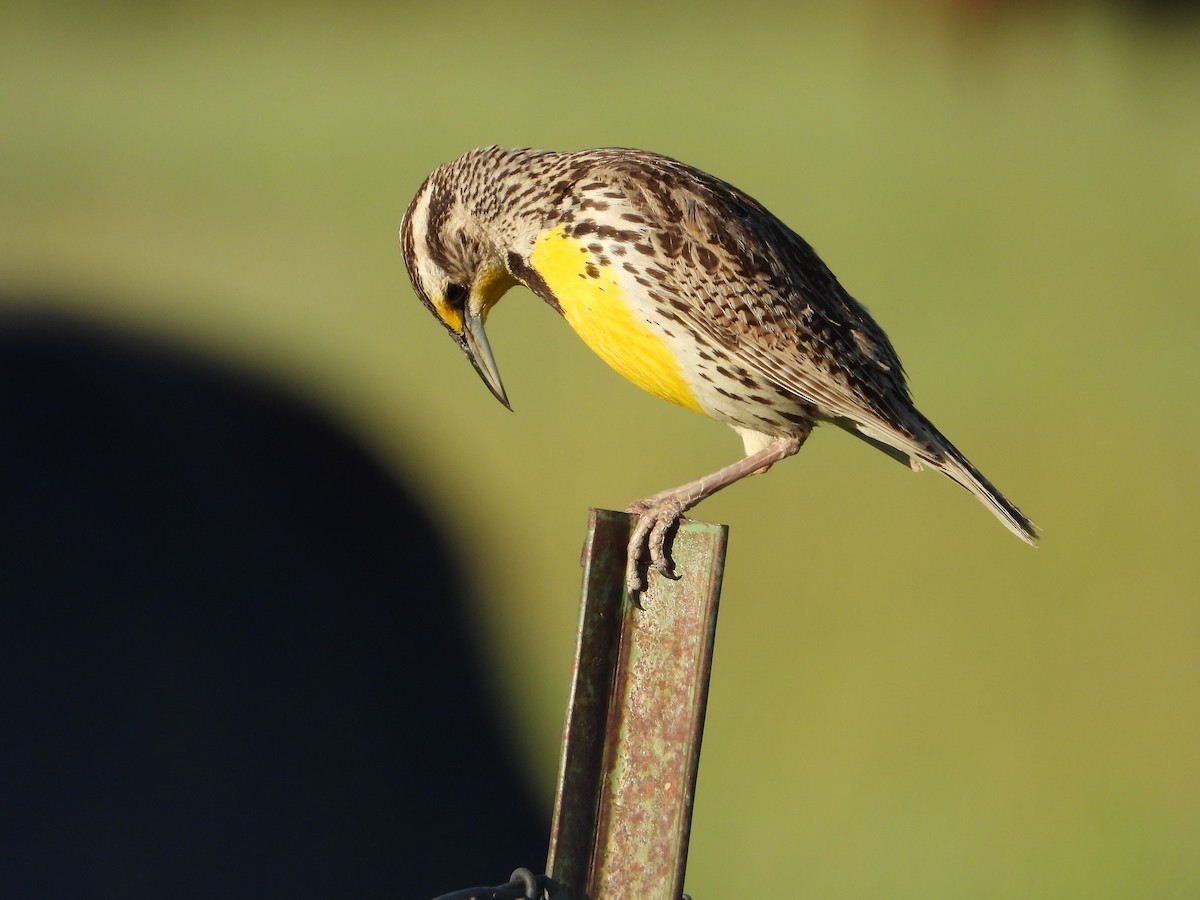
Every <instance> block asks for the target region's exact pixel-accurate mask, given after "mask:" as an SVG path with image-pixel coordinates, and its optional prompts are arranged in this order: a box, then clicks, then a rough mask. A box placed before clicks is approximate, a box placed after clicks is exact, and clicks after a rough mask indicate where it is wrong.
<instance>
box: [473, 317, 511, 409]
mask: <svg viewBox="0 0 1200 900" xmlns="http://www.w3.org/2000/svg"><path fill="white" fill-rule="evenodd" d="M463 338H465V342H464V343H463V349H465V350H466V351H467V358H468V359H470V360H471V364H472V365H473V366H475V371H476V372H478V373H479V377H480V378H482V379H483V383H484V384H486V385H487V386H488V388H489V389H490V390H491V392H492V393H493V394H494V395H495V397H496V399H497V400H499V401H500V402H501V403H503V404H504V405H505V407H507V408H508V409H510V410H511V409H512V406H510V405H509V402H508V395H507V394H505V393H504V382H502V381H501V380H500V370H499V369H498V368H496V358H495V357H494V356H492V346H491V344H489V343H488V339H487V334H485V333H484V330H483V316H482V315H481V314H480V313H478V312H471V311H470V310H468V311H467V312H466V313H465V315H464V316H463Z"/></svg>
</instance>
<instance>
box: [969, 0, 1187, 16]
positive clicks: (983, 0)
mask: <svg viewBox="0 0 1200 900" xmlns="http://www.w3.org/2000/svg"><path fill="white" fill-rule="evenodd" d="M1067 5H1072V6H1074V5H1078V4H1077V0H954V2H953V8H955V9H956V10H957V11H959V12H960V13H964V14H974V13H983V12H987V13H994V12H1001V11H1012V10H1018V9H1037V8H1043V9H1045V8H1050V7H1055V6H1067ZM1104 5H1111V6H1112V7H1113V8H1115V9H1119V10H1123V11H1128V12H1132V13H1136V14H1142V15H1145V16H1147V17H1150V18H1156V19H1162V20H1164V21H1165V20H1174V19H1178V18H1184V17H1189V16H1196V15H1197V14H1198V13H1200V0H1108V2H1107V3H1105V4H1104Z"/></svg>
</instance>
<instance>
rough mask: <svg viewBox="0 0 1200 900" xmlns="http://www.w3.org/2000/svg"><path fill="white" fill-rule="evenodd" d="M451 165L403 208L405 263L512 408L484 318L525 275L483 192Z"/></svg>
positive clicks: (427, 303)
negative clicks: (509, 262) (512, 261)
mask: <svg viewBox="0 0 1200 900" xmlns="http://www.w3.org/2000/svg"><path fill="white" fill-rule="evenodd" d="M451 166H453V164H451ZM451 166H443V167H442V168H440V169H438V170H437V171H435V172H434V173H433V174H432V175H430V176H429V178H427V179H426V180H425V183H424V184H423V185H421V189H420V190H419V191H417V195H416V197H414V198H413V201H412V203H411V204H409V207H408V211H407V212H406V213H405V214H404V221H403V222H402V223H401V225H400V246H401V248H402V250H403V252H404V265H405V266H406V267H407V269H408V276H409V278H411V279H412V284H413V290H415V291H416V293H417V296H418V297H420V298H421V300H422V302H424V304H425V306H426V307H428V308H429V310H430V312H432V313H433V314H434V316H436V317H437V319H438V321H440V322H441V323H442V324H443V325H444V326H445V327H446V330H447V331H449V332H450V336H451V337H453V338H454V340H455V341H456V342H457V343H458V345H459V346H460V347H461V348H462V350H463V352H464V353H465V354H466V355H467V359H469V360H470V361H471V364H472V365H473V366H475V371H477V372H478V373H479V376H480V377H481V378H482V379H483V382H484V384H486V385H487V386H488V388H490V389H491V392H492V393H493V394H494V395H495V396H496V399H497V400H499V401H500V402H501V403H503V404H504V405H505V406H506V407H508V408H509V409H512V407H511V406H509V402H508V396H507V395H506V394H505V393H504V384H503V382H501V380H500V371H499V369H498V368H497V367H496V360H495V358H494V357H493V356H492V348H491V346H490V345H489V344H488V339H487V334H486V333H485V332H484V327H483V326H484V322H485V321H486V320H487V315H488V312H489V311H490V310H491V308H492V307H493V306H495V305H496V302H497V301H498V300H499V299H500V298H501V296H503V295H504V292H505V291H507V290H508V289H509V288H510V287H513V286H514V285H516V284H518V283H519V282H518V281H517V279H516V278H514V277H513V275H512V273H511V272H509V270H508V267H507V266H506V265H505V253H504V251H503V249H502V248H501V246H500V240H499V238H498V236H497V235H496V234H495V232H494V231H492V230H491V229H490V228H489V223H488V222H487V221H486V219H484V218H483V217H482V216H481V215H480V214H479V210H478V203H477V202H474V201H476V200H477V198H475V197H473V196H471V195H470V194H469V193H467V192H465V191H464V190H463V185H462V178H461V175H462V173H461V172H458V171H456V170H455V169H453V168H452V167H451Z"/></svg>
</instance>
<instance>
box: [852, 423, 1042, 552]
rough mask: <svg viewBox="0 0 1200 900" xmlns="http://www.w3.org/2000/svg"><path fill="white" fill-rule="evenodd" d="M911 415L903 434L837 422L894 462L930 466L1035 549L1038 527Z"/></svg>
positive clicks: (931, 427) (929, 427) (928, 425)
mask: <svg viewBox="0 0 1200 900" xmlns="http://www.w3.org/2000/svg"><path fill="white" fill-rule="evenodd" d="M909 415H910V416H911V417H912V418H910V419H909V421H907V422H906V423H905V424H906V425H908V426H909V427H907V428H905V429H903V430H900V429H897V428H895V427H894V426H890V427H886V428H885V427H879V426H880V425H882V422H879V423H878V424H876V423H868V422H861V421H859V422H852V421H850V420H848V419H841V420H835V422H836V424H838V425H840V426H841V427H843V428H845V429H846V430H847V431H850V432H851V433H852V434H854V435H855V437H858V438H861V439H863V440H865V441H866V442H867V443H869V444H872V445H874V446H875V447H877V448H879V449H880V450H882V451H883V452H885V453H887V454H888V455H889V456H891V457H893V458H894V459H897V460H899V461H901V462H906V463H908V464H909V465H910V466H911V467H912V468H913V469H916V470H919V469H920V468H921V467H922V466H929V468H931V469H937V470H938V471H939V472H942V473H943V474H944V475H946V476H947V477H948V478H950V479H951V480H953V481H955V482H957V483H958V484H960V485H962V486H963V487H964V488H966V489H967V490H968V491H970V492H971V493H972V494H974V495H975V496H976V497H978V498H979V500H980V502H982V503H983V505H984V506H986V507H987V508H988V509H990V510H991V511H992V514H993V515H995V517H996V518H997V519H999V520H1000V521H1001V522H1003V523H1004V525H1005V527H1006V528H1008V530H1009V531H1011V532H1012V533H1013V534H1015V535H1016V536H1017V537H1019V538H1020V539H1021V540H1023V541H1024V542H1025V543H1027V544H1029V545H1030V546H1031V547H1036V546H1037V542H1038V533H1037V526H1035V525H1034V524H1033V522H1031V521H1030V520H1029V517H1028V516H1026V515H1025V514H1024V513H1023V512H1021V510H1019V509H1017V507H1016V506H1015V505H1014V504H1012V503H1010V502H1009V501H1008V500H1007V499H1006V498H1005V496H1004V495H1003V494H1001V493H1000V492H999V491H998V490H996V486H995V485H993V484H992V483H991V482H990V481H988V480H987V479H986V478H985V477H984V476H983V473H982V472H980V471H979V470H978V469H976V468H975V467H974V466H973V465H971V462H970V460H968V459H967V458H966V457H965V456H963V455H962V453H960V452H959V450H958V448H957V447H955V446H954V445H953V444H952V443H950V441H949V439H947V438H946V436H945V435H943V434H942V433H941V432H940V431H938V430H937V428H936V427H935V426H934V424H933V423H932V422H930V421H929V420H928V419H926V418H925V417H924V416H923V415H921V414H920V413H919V412H917V411H916V410H915V409H911V408H910V410H909Z"/></svg>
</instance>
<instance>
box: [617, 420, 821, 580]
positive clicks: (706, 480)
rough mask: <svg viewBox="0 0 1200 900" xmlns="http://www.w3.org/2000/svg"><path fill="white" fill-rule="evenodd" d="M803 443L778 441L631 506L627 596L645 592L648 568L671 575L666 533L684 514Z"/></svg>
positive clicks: (761, 470) (764, 468)
mask: <svg viewBox="0 0 1200 900" xmlns="http://www.w3.org/2000/svg"><path fill="white" fill-rule="evenodd" d="M806 437H807V435H806ZM802 443H804V438H796V437H789V438H780V439H779V440H777V441H774V442H773V443H771V444H769V445H768V446H766V447H765V448H763V449H762V450H759V451H758V452H756V453H751V454H750V455H749V456H746V457H744V458H743V459H740V460H738V461H737V462H735V463H733V464H732V465H729V466H725V467H724V468H721V469H717V471H715V472H712V473H710V474H708V475H705V476H703V477H701V478H697V479H696V480H695V481H689V482H688V483H687V484H681V485H680V486H679V487H677V488H671V490H669V491H662V492H661V493H658V494H655V495H654V496H652V497H647V498H646V499H644V500H638V501H637V502H636V503H633V504H631V505H630V506H629V508H628V509H627V510H626V512H628V513H632V514H634V515H636V516H637V517H638V523H637V526H636V527H635V528H634V529H633V535H632V536H631V537H630V538H629V550H628V563H627V564H626V567H625V583H626V584H627V585H628V587H629V595H630V596H631V597H632V596H635V595H637V594H640V593H641V592H642V591H644V590H645V589H646V587H647V582H646V580H645V579H643V577H642V574H641V573H642V571H643V570H646V571H647V575H649V569H650V568H651V567H653V568H654V569H656V570H657V571H658V572H660V573H661V574H663V575H667V576H669V575H670V574H671V560H670V558H669V557H668V556H667V551H666V547H665V544H666V540H667V532H668V531H670V529H671V527H672V526H673V525H674V524H675V523H676V522H678V521H679V519H680V518H681V517H682V516H683V514H684V513H685V512H687V511H688V510H689V509H691V508H692V507H693V506H695V505H696V504H697V503H699V502H700V501H701V500H704V499H706V498H708V497H711V496H712V495H713V494H715V493H716V492H717V491H719V490H721V488H725V487H729V485H731V484H733V483H734V482H735V481H740V480H741V479H743V478H745V477H746V476H747V475H757V474H759V473H761V472H765V471H767V469H769V468H771V466H772V465H774V464H775V463H777V462H779V461H780V460H781V459H786V458H787V457H789V456H792V455H793V454H795V453H796V452H797V451H798V450H799V449H800V445H801V444H802Z"/></svg>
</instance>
